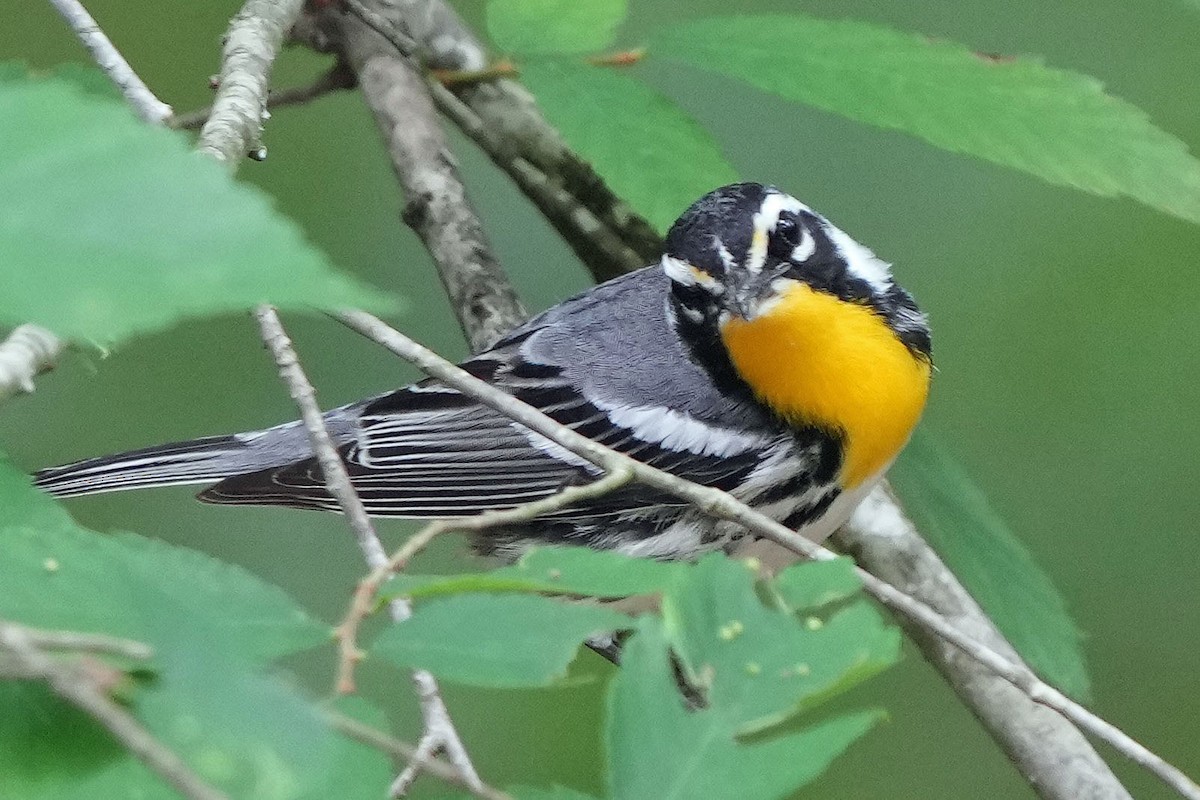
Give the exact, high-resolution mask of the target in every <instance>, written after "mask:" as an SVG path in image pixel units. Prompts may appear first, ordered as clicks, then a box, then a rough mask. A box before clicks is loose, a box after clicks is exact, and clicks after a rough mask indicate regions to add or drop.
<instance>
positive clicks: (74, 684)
mask: <svg viewBox="0 0 1200 800" xmlns="http://www.w3.org/2000/svg"><path fill="white" fill-rule="evenodd" d="M0 650H2V651H3V652H5V653H6V654H7V658H6V659H5V662H8V661H11V662H12V663H13V664H14V665H15V666H16V668H17V669H18V670H21V671H23V672H24V675H23V677H28V678H37V679H40V680H43V681H45V682H46V684H47V685H48V686H49V687H50V689H51V690H52V691H53V692H54V693H55V694H56V695H58V696H59V697H61V698H62V699H64V700H66V701H67V702H68V703H70V704H71V705H73V706H75V707H76V708H78V709H79V710H81V711H83V712H84V713H86V714H87V715H88V716H90V717H91V718H92V719H94V720H96V722H98V723H100V724H101V725H102V726H104V728H105V729H106V730H107V731H108V732H109V733H111V734H112V735H113V737H114V738H116V739H117V741H119V742H120V743H121V745H122V746H123V747H124V748H125V749H126V750H128V751H129V752H130V753H132V754H133V755H134V757H135V758H137V759H138V760H139V761H141V762H142V763H143V764H145V765H146V766H147V767H148V768H149V769H150V770H151V771H153V772H154V773H155V774H157V775H158V776H159V777H160V778H162V779H163V780H165V781H166V782H167V783H169V784H170V785H171V786H173V787H174V788H175V789H176V790H178V791H179V793H180V794H182V795H183V796H184V797H187V798H190V800H227V797H226V795H225V794H224V793H223V792H219V791H217V790H216V789H214V788H212V787H211V786H209V785H208V784H206V783H205V782H204V781H202V780H201V779H200V777H199V776H198V775H196V774H195V773H194V772H192V770H191V768H189V767H188V765H187V764H185V763H184V762H183V759H181V758H180V757H179V756H177V755H175V753H173V752H172V751H171V750H169V749H168V748H167V747H165V746H164V745H163V744H162V743H161V742H159V741H158V740H157V739H155V738H154V736H153V735H152V734H151V733H150V732H149V731H147V730H146V729H145V728H143V727H142V725H141V723H139V722H138V721H137V720H136V719H134V717H133V715H132V714H130V713H129V712H128V711H126V710H125V709H123V708H121V706H119V705H117V704H116V703H115V702H113V701H112V700H111V699H109V697H108V696H107V695H106V694H104V693H103V692H102V691H100V690H99V689H98V688H97V687H96V686H95V685H94V684H93V683H92V682H91V681H89V680H88V679H87V677H86V674H85V673H84V672H83V671H81V670H77V669H74V668H72V667H71V666H70V665H69V664H64V663H61V662H59V661H56V660H55V659H53V658H51V657H49V656H47V655H45V654H44V653H42V652H41V651H40V650H39V649H38V646H37V644H36V643H35V638H34V637H31V636H30V634H29V632H28V631H27V630H26V629H25V628H24V627H22V626H21V625H17V624H15V623H12V622H7V621H5V620H0Z"/></svg>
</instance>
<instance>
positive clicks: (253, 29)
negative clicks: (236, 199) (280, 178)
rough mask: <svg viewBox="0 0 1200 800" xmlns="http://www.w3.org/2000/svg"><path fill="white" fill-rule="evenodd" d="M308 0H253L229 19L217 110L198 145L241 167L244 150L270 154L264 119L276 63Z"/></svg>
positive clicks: (258, 155) (257, 157)
mask: <svg viewBox="0 0 1200 800" xmlns="http://www.w3.org/2000/svg"><path fill="white" fill-rule="evenodd" d="M303 7H304V0H247V2H246V4H245V5H244V6H242V9H241V10H240V11H238V13H237V15H236V16H234V18H233V20H232V21H230V23H229V30H228V31H227V32H226V33H225V39H224V46H223V47H222V52H221V72H220V74H219V75H218V78H217V81H218V83H217V96H216V97H215V98H214V100H213V105H212V113H211V114H210V115H209V117H208V121H207V122H205V123H204V127H203V128H202V129H201V131H200V141H199V142H198V143H197V144H196V149H197V150H199V151H200V152H201V153H204V154H206V155H209V156H212V157H213V158H215V159H216V160H217V161H220V162H222V163H224V164H227V165H229V167H230V168H231V169H232V168H235V167H236V166H237V164H238V162H240V161H241V160H242V158H243V157H244V156H247V155H249V156H250V157H251V158H254V159H255V160H258V161H261V160H262V159H264V158H266V157H267V151H266V148H264V147H263V144H262V124H263V120H264V119H266V114H267V87H268V83H269V81H270V77H271V65H272V64H274V63H275V56H276V54H277V53H278V52H279V47H280V45H281V44H282V43H283V36H284V34H285V33H287V31H288V30H289V29H290V28H291V27H292V25H293V23H295V21H296V18H297V17H299V16H300V11H301V9H302V8H303Z"/></svg>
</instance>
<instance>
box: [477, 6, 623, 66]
mask: <svg viewBox="0 0 1200 800" xmlns="http://www.w3.org/2000/svg"><path fill="white" fill-rule="evenodd" d="M627 6H628V3H627V0H587V2H579V0H490V2H489V3H488V5H487V27H488V33H489V34H490V35H491V37H492V41H494V42H495V43H496V46H497V47H499V48H500V49H501V50H503V51H504V52H506V53H512V54H514V55H522V56H528V55H540V54H558V53H586V52H589V51H592V50H600V49H602V48H605V47H608V46H609V45H610V44H612V40H613V33H614V32H615V31H616V29H617V26H618V25H620V24H621V21H622V20H624V19H625V14H626V12H627V11H628V8H627Z"/></svg>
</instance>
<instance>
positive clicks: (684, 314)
mask: <svg viewBox="0 0 1200 800" xmlns="http://www.w3.org/2000/svg"><path fill="white" fill-rule="evenodd" d="M662 265H663V270H664V271H665V272H666V274H667V276H668V277H669V278H670V279H671V288H672V296H673V299H674V301H675V306H676V311H677V313H678V314H679V315H680V317H681V319H683V320H685V321H687V322H688V323H689V324H691V325H697V326H704V327H710V328H716V327H718V326H719V325H720V324H722V322H723V321H724V320H727V319H729V318H730V317H731V316H736V317H740V318H742V319H746V320H750V319H753V318H754V317H755V316H757V315H758V314H759V313H761V312H762V310H763V309H764V308H768V307H769V306H770V305H771V304H772V303H773V302H774V301H775V300H776V299H777V297H778V295H779V292H780V289H781V287H782V286H785V285H786V284H787V282H789V281H799V282H802V283H804V284H807V285H808V286H809V287H811V288H812V289H814V290H816V291H820V292H825V293H827V294H831V295H834V296H835V297H837V298H839V299H841V300H844V301H846V302H852V303H859V304H862V305H866V306H869V307H870V308H872V309H873V310H874V311H876V312H877V313H878V314H880V316H882V317H884V319H885V320H886V321H887V323H888V324H889V326H891V328H892V329H893V331H894V332H895V333H896V335H897V337H899V338H900V339H901V341H903V342H904V343H905V344H906V345H907V346H908V347H909V348H910V349H911V350H913V351H914V352H919V353H923V354H924V355H925V356H926V357H927V356H928V354H929V350H930V342H929V329H928V327H927V326H926V323H925V318H924V315H922V314H921V312H920V311H919V310H918V309H917V306H916V304H915V303H914V302H913V299H912V297H911V296H910V295H909V294H908V293H907V292H905V291H904V290H903V289H902V288H900V287H899V286H897V285H896V283H895V282H894V281H893V280H892V273H891V268H890V267H889V265H888V264H886V263H885V262H883V261H881V260H880V259H878V258H876V257H875V254H874V253H872V252H871V251H870V250H868V249H867V248H866V247H863V246H862V245H860V244H859V243H858V242H856V241H854V239H852V238H850V237H849V236H848V235H846V233H844V232H843V231H842V230H840V229H839V228H837V227H836V226H834V225H833V224H832V223H830V222H829V220H827V219H825V218H824V217H823V216H821V215H820V214H818V213H817V212H815V211H813V210H812V209H811V208H809V207H808V206H806V205H804V204H803V203H801V202H800V201H799V200H797V199H796V198H794V197H792V196H791V195H789V194H786V193H784V192H782V191H780V190H779V189H776V188H774V187H772V186H764V185H762V184H758V183H735V184H731V185H729V186H722V187H721V188H719V189H715V190H714V191H712V192H709V193H708V194H706V195H705V196H704V197H701V198H700V199H699V200H697V201H696V202H695V203H693V204H692V206H691V207H690V208H689V209H688V210H687V211H685V212H684V213H683V215H682V216H681V217H680V218H679V219H678V220H676V222H675V224H674V225H672V226H671V230H670V231H669V232H668V233H667V240H666V252H665V253H664V255H663V259H662Z"/></svg>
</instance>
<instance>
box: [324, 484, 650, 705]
mask: <svg viewBox="0 0 1200 800" xmlns="http://www.w3.org/2000/svg"><path fill="white" fill-rule="evenodd" d="M631 480H633V473H632V472H630V471H629V470H623V469H617V470H613V471H612V472H609V473H607V474H605V475H602V476H601V477H600V478H598V479H597V480H595V481H593V482H592V483H588V484H584V485H582V486H568V487H566V488H565V489H562V490H560V491H558V492H556V493H555V494H552V495H550V496H549V497H544V498H542V499H540V500H534V501H532V502H530V503H523V504H521V505H519V506H516V507H514V508H508V509H503V510H498V511H484V512H483V513H481V514H476V515H475V516H473V517H459V518H457V519H445V520H438V521H436V522H431V523H430V524H428V525H426V526H425V527H424V528H422V529H421V530H420V531H419V532H418V533H417V534H416V535H414V536H412V537H411V538H409V540H408V541H406V542H405V543H404V545H403V546H402V547H400V548H399V549H398V550H396V551H395V552H394V553H392V556H391V558H390V559H388V562H387V563H386V564H383V565H382V566H380V567H377V568H375V569H374V570H373V571H372V572H371V574H370V575H368V576H367V577H365V578H363V579H362V580H361V581H359V583H358V587H357V588H356V589H355V592H354V599H353V601H352V602H351V605H350V609H349V610H348V611H347V612H346V616H345V618H344V619H343V620H342V622H341V624H340V625H338V627H337V631H336V637H337V639H338V642H339V643H340V645H341V652H342V660H341V664H340V666H339V678H338V688H339V691H345V690H344V688H343V687H344V686H353V670H354V664H355V662H356V661H358V660H359V659H360V658H361V656H360V651H359V650H358V645H357V637H358V627H359V625H360V624H361V623H362V621H363V619H365V618H366V616H367V615H368V614H370V613H371V611H372V610H373V609H374V607H375V596H376V595H377V594H378V592H379V588H380V586H382V585H383V583H384V582H386V581H387V580H388V579H389V578H390V577H391V576H392V575H393V574H395V573H396V572H399V571H401V570H403V569H404V568H405V567H406V566H407V565H408V562H409V561H411V560H412V559H413V557H414V556H416V555H417V554H418V553H420V552H421V551H422V550H424V549H425V547H427V546H428V545H429V543H430V542H431V541H433V540H434V539H435V538H436V537H438V536H440V535H442V534H444V533H467V532H472V533H478V532H481V531H486V530H488V529H490V528H496V527H500V526H503V525H513V524H517V523H521V522H529V521H530V520H532V519H534V518H536V517H540V516H543V515H545V514H550V513H553V512H555V511H560V510H562V509H564V508H566V507H568V506H572V505H575V504H576V503H578V502H580V501H583V500H590V499H593V498H596V497H602V496H603V495H606V494H609V493H610V492H613V491H616V490H617V489H619V488H621V487H622V486H624V485H626V484H627V483H629V482H630V481H631Z"/></svg>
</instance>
